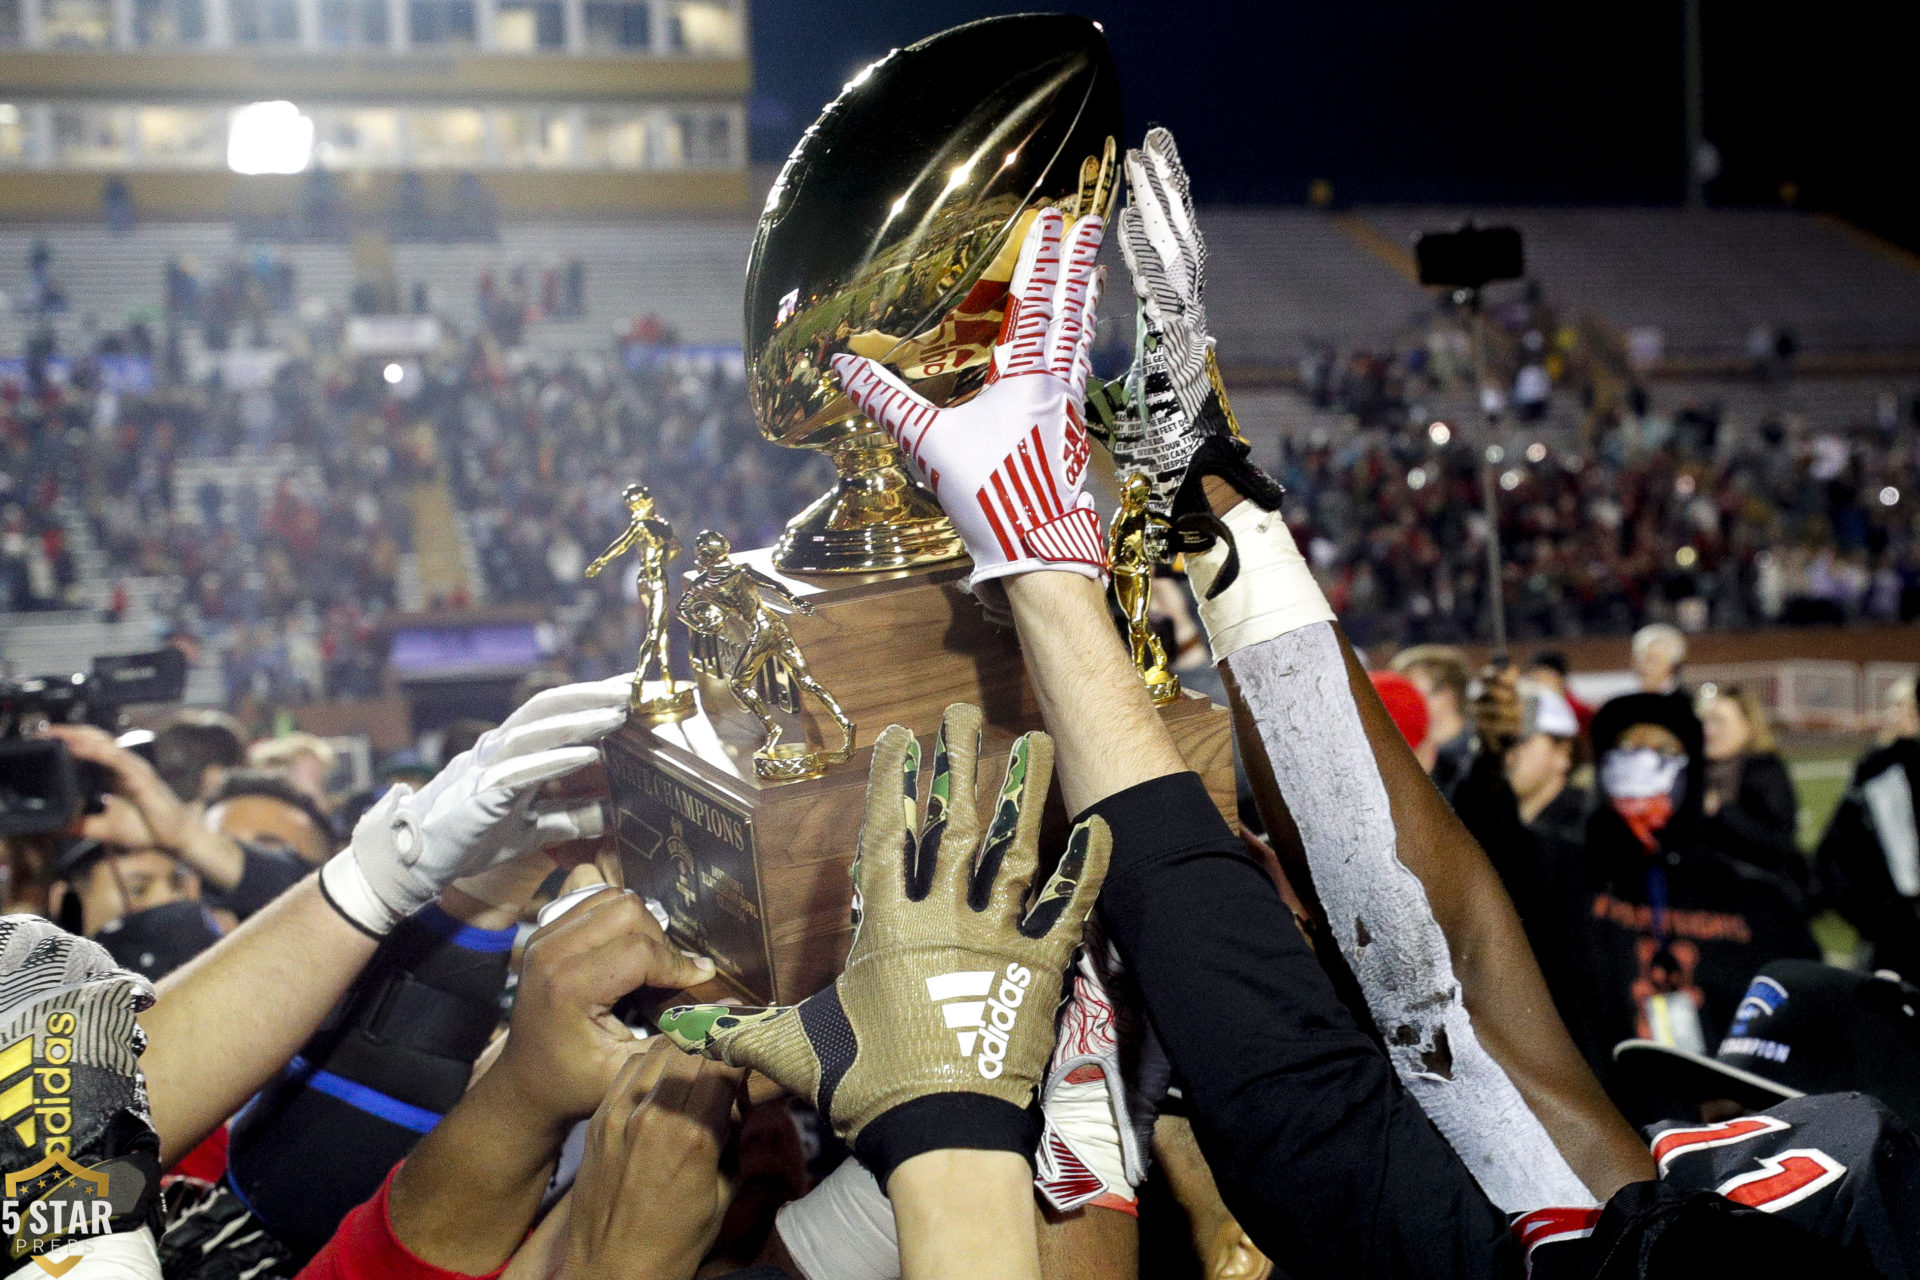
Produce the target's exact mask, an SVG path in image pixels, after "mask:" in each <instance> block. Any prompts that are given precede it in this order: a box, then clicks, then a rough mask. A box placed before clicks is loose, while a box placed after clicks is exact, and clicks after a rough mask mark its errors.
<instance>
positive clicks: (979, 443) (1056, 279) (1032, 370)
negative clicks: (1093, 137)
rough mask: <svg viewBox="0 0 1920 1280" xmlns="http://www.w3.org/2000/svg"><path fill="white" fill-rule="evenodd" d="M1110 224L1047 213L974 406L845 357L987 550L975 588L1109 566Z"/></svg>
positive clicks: (894, 431)
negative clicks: (1105, 429) (1093, 402)
mask: <svg viewBox="0 0 1920 1280" xmlns="http://www.w3.org/2000/svg"><path fill="white" fill-rule="evenodd" d="M1105 230H1106V223H1105V220H1104V219H1103V218H1101V217H1099V216H1096V215H1089V216H1087V217H1084V218H1081V219H1080V220H1079V221H1078V222H1075V223H1074V224H1073V226H1072V228H1071V229H1067V228H1066V227H1065V225H1064V220H1063V218H1062V217H1061V215H1060V212H1059V210H1057V209H1042V210H1041V211H1040V213H1039V215H1038V216H1036V217H1035V218H1034V220H1033V224H1032V226H1031V227H1030V228H1029V229H1028V232H1027V237H1026V240H1025V242H1024V243H1023V244H1022V246H1021V250H1020V258H1019V262H1018V264H1017V265H1016V266H1015V268H1014V273H1013V280H1012V282H1011V284H1010V286H1009V298H1008V304H1007V313H1006V319H1005V321H1004V322H1003V324H1002V326H1001V330H1000V339H999V341H998V343H997V344H996V345H995V346H994V350H993V367H992V369H991V371H990V372H989V373H988V375H987V386H986V388H985V389H984V390H983V391H981V392H980V394H979V395H977V396H975V397H974V398H973V399H971V400H969V401H967V402H966V403H965V404H961V405H955V406H953V407H951V408H946V409H941V408H936V407H935V406H934V405H933V404H931V403H929V402H928V401H927V400H925V399H923V398H921V396H920V395H919V394H918V393H916V392H914V391H912V390H910V389H908V387H907V385H906V384H905V383H904V382H902V381H901V380H900V379H899V378H898V377H896V376H895V375H894V374H893V373H892V372H890V371H889V370H887V369H886V368H884V367H883V366H881V365H880V364H879V363H877V362H876V361H873V360H869V359H867V358H865V357H863V356H852V355H837V356H835V357H833V367H834V370H835V371H836V372H837V373H838V374H839V375H840V380H841V382H842V384H843V385H844V386H845V387H846V390H847V394H848V395H850V396H852V397H853V399H854V402H855V403H857V404H858V405H859V406H860V408H861V410H862V411H863V412H864V413H866V415H867V416H868V417H870V418H872V419H873V420H874V422H876V423H878V424H879V425H880V426H881V427H882V428H884V429H885V430H886V432H887V434H888V435H890V436H892V437H893V439H894V440H895V442H896V443H898V444H899V446H900V448H901V449H902V450H903V451H904V452H905V453H906V455H907V458H908V460H909V461H910V462H911V463H912V465H913V468H914V470H915V472H916V473H917V474H918V475H919V477H920V478H921V480H922V481H924V482H925V483H926V485H927V487H928V488H930V489H932V490H933V492H934V495H935V496H936V497H938V498H939V499H940V505H941V506H942V507H944V508H945V509H946V513H947V517H948V518H949V519H950V520H952V521H953V525H954V528H955V529H957V530H958V531H959V533H960V537H961V539H962V540H963V541H964V542H965V543H966V545H967V551H968V552H969V554H971V555H972V556H973V565H974V569H973V576H972V578H971V579H970V583H973V584H977V583H981V582H986V581H989V580H992V579H994V578H1002V577H1006V576H1008V575H1009V574H1018V573H1029V572H1032V571H1033V570H1036V569H1067V570H1071V571H1072V572H1075V573H1080V574H1084V575H1086V576H1087V577H1090V578H1103V577H1104V576H1105V574H1106V551H1105V547H1104V545H1103V540H1102V538H1101V531H1100V518H1099V515H1098V513H1097V512H1096V511H1095V509H1094V503H1093V497H1092V495H1090V494H1088V493H1086V492H1085V491H1084V489H1083V485H1084V483H1085V480H1086V472H1087V462H1088V458H1089V455H1090V453H1091V446H1090V445H1089V444H1088V440H1087V427H1086V420H1085V417H1084V401H1085V399H1086V389H1087V371H1088V369H1089V368H1090V367H1091V359H1092V350H1093V317H1094V313H1095V311H1096V310H1097V309H1098V307H1099V303H1100V288H1101V274H1100V272H1099V269H1098V268H1097V267H1096V265H1095V262H1094V260H1095V258H1096V257H1098V256H1099V253H1100V240H1101V236H1102V235H1103V234H1104V232H1105Z"/></svg>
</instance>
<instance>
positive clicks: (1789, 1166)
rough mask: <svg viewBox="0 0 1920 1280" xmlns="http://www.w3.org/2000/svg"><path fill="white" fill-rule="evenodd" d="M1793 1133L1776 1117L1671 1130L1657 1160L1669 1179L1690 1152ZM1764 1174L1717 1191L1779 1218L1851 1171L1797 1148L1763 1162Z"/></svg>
mask: <svg viewBox="0 0 1920 1280" xmlns="http://www.w3.org/2000/svg"><path fill="white" fill-rule="evenodd" d="M1791 1128H1793V1126H1792V1125H1790V1124H1788V1123H1787V1122H1786V1121H1785V1120H1781V1119H1777V1118H1776V1117H1774V1116H1765V1115H1759V1116H1741V1117H1740V1118H1739V1119H1738V1120H1728V1121H1725V1122H1723V1123H1721V1124H1709V1125H1701V1126H1699V1127H1698V1128H1693V1129H1669V1130H1667V1131H1666V1132H1665V1133H1663V1134H1661V1135H1660V1136H1659V1137H1658V1138H1656V1139H1654V1142H1653V1158H1654V1161H1655V1162H1656V1163H1657V1164H1658V1165H1659V1167H1660V1172H1661V1173H1662V1174H1665V1173H1666V1171H1667V1166H1668V1165H1670V1164H1672V1163H1673V1161H1674V1160H1675V1159H1676V1158H1678V1157H1680V1156H1683V1155H1686V1154H1687V1153H1688V1152H1692V1151H1705V1150H1706V1149H1708V1148H1709V1147H1729V1146H1732V1145H1734V1144H1735V1143H1739V1142H1751V1141H1752V1140H1753V1139H1755V1138H1758V1137H1760V1136H1762V1135H1764V1134H1769V1133H1785V1132H1786V1131H1788V1130H1789V1129H1791ZM1757 1163H1758V1164H1759V1166H1760V1167H1759V1168H1758V1169H1756V1170H1755V1171H1754V1172H1752V1173H1743V1174H1740V1175H1739V1176H1738V1177H1734V1178H1729V1179H1727V1181H1725V1182H1723V1183H1721V1184H1720V1185H1719V1186H1717V1187H1715V1188H1714V1190H1715V1191H1717V1192H1719V1193H1720V1194H1721V1195H1723V1196H1725V1197H1726V1198H1727V1199H1729V1200H1731V1201H1733V1202H1734V1203H1735V1204H1744V1205H1747V1206H1748V1207H1750V1208H1754V1209H1759V1210H1761V1211H1762V1212H1764V1213H1777V1212H1779V1211H1780V1210H1781V1209H1784V1208H1786V1207H1787V1206H1788V1205H1794V1204H1798V1203H1800V1202H1801V1201H1802V1200H1805V1199H1806V1198H1807V1197H1808V1196H1810V1195H1812V1194H1814V1193H1815V1192H1816V1191H1819V1190H1820V1189H1821V1188H1823V1187H1827V1186H1831V1185H1832V1184H1833V1183H1835V1182H1838V1181H1839V1180H1840V1179H1841V1178H1843V1177H1845V1176H1846V1173H1847V1167H1846V1166H1845V1165H1843V1164H1841V1163H1840V1162H1839V1161H1838V1160H1835V1159H1834V1158H1833V1157H1832V1156H1830V1155H1828V1154H1827V1153H1826V1152H1824V1151H1820V1150H1816V1149H1815V1148H1813V1147H1796V1148H1794V1149H1793V1150H1791V1151H1782V1152H1779V1153H1777V1154H1775V1155H1770V1156H1761V1157H1759V1158H1758V1160H1757Z"/></svg>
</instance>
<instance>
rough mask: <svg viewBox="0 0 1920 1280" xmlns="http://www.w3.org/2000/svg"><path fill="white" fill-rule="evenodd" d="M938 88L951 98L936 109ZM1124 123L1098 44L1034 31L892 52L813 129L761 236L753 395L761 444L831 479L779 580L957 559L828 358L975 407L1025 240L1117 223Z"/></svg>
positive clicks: (749, 309) (752, 313)
mask: <svg viewBox="0 0 1920 1280" xmlns="http://www.w3.org/2000/svg"><path fill="white" fill-rule="evenodd" d="M987 67H991V68H992V72H991V73H988V72H987V71H985V70H984V69H985V68H987ZM928 85H940V86H943V92H942V94H940V95H939V97H940V103H939V107H938V110H931V111H930V110H929V105H928V102H927V86H928ZM1123 119H1124V117H1123V115H1122V112H1121V103H1120V92H1119V80H1118V77H1117V76H1116V75H1115V73H1114V69H1113V63H1112V59H1111V56H1110V55H1109V53H1108V51H1107V47H1106V41H1105V39H1104V37H1102V35H1101V34H1100V31H1099V28H1098V27H1096V26H1094V25H1093V24H1092V23H1090V22H1088V21H1087V20H1086V19H1084V18H1070V17H1067V16H1065V15H1028V16H1027V18H1026V19H1024V20H1022V21H1021V22H1018V23H1014V22H1008V21H1001V20H993V21H990V22H988V23H978V24H973V25H971V26H969V27H967V28H961V29H957V30H955V31H952V32H947V33H944V34H943V35H942V36H939V37H935V38H934V39H932V40H930V41H924V42H922V43H920V44H917V45H914V46H912V47H910V48H908V49H904V50H895V51H894V52H893V53H891V54H889V55H887V56H886V57H885V58H882V59H880V60H879V61H878V62H876V63H874V64H873V65H872V66H869V67H868V68H866V69H865V70H864V71H862V72H861V73H860V74H858V75H856V76H855V77H854V78H853V80H852V81H851V82H850V83H849V84H848V85H847V87H846V90H845V91H844V92H843V93H842V94H841V95H840V97H839V98H837V99H835V101H834V102H833V103H831V104H830V105H829V106H828V107H827V109H826V110H825V111H824V112H823V113H822V115H821V117H820V119H819V120H818V121H816V122H815V123H814V125H813V127H812V128H810V129H808V130H807V132H806V135H805V136H804V137H803V138H802V139H801V141H800V144H799V145H798V146H797V147H796V148H795V149H794V151H793V154H792V155H791V156H790V157H789V158H788V160H787V163H786V165H785V166H784V167H783V168H782V169H781V171H780V175H779V177H778V178H777V179H776V180H775V182H774V184H773V187H772V189H771V191H770V192H769V193H768V197H767V204H766V208H765V210H764V211H763V213H762V214H761V218H760V224H759V226H758V228H757V229H756V231H755V234H754V247H753V255H752V258H751V260H750V262H749V264H748V274H747V297H746V343H745V352H746V360H747V371H748V389H749V392H750V394H751V396H752V399H753V407H754V416H755V418H756V419H757V421H758V423H759V426H760V430H761V432H762V434H764V435H765V436H766V437H767V439H769V440H772V441H773V442H775V443H776V444H782V445H788V446H791V447H795V448H809V449H818V450H821V451H822V452H824V453H826V454H827V456H828V457H830V458H831V459H832V460H833V462H834V465H835V468H836V469H837V470H838V472H839V478H838V481H837V483H836V484H835V485H834V488H833V489H832V490H831V491H830V492H828V493H827V494H825V495H824V496H822V497H821V498H820V499H819V500H818V501H816V502H814V503H813V504H812V505H810V506H808V507H807V509H806V510H804V511H802V512H801V513H800V514H799V515H797V516H796V517H794V519H793V520H792V521H791V522H790V523H789V524H788V526H787V530H786V533H785V535H784V536H783V537H782V538H781V539H780V544H779V547H778V548H777V551H776V554H775V557H774V563H775V565H776V566H777V567H778V568H779V569H781V570H782V571H784V572H789V573H792V572H801V573H870V572H874V571H876V570H892V569H905V568H914V567H918V566H926V565H934V564H939V563H943V562H946V561H951V560H957V559H959V558H961V557H962V556H963V555H964V554H965V549H964V548H963V547H962V546H961V543H960V539H959V538H958V537H957V536H956V535H955V533H954V531H953V527H952V525H951V524H949V523H948V521H947V519H946V517H945V515H944V513H943V512H942V511H941V509H940V506H939V503H938V502H936V501H935V500H934V497H933V495H932V494H931V493H930V492H928V491H927V490H926V489H925V488H923V487H921V486H920V485H919V484H917V483H915V482H914V480H913V479H912V478H911V477H910V476H909V475H908V471H907V465H906V461H905V459H904V457H903V456H902V455H901V453H900V451H899V449H898V448H897V447H896V446H895V444H894V442H893V441H892V440H891V439H889V438H888V437H887V434H886V433H885V432H884V431H883V430H881V429H880V428H878V427H876V426H875V425H874V424H873V423H872V422H871V421H869V420H868V419H867V418H866V417H865V416H864V415H862V414H861V413H860V411H859V410H858V408H857V407H855V405H854V404H853V402H852V401H851V400H849V399H848V398H847V397H846V395H845V394H844V393H843V391H842V388H841V387H840V384H839V380H838V379H836V378H835V377H834V376H833V375H832V371H831V366H830V365H829V360H830V359H831V358H832V356H833V355H834V354H836V353H837V352H841V351H850V352H853V353H854V354H857V355H864V356H869V357H872V358H874V359H877V360H879V361H881V362H882V363H884V364H886V365H888V366H890V367H891V368H892V369H893V370H894V371H895V372H896V373H897V374H899V375H900V377H901V378H903V379H904V380H905V381H906V383H907V385H909V386H911V387H912V388H913V389H914V390H915V391H917V392H919V393H920V394H922V395H924V396H926V397H927V398H928V399H929V400H930V401H932V402H933V403H934V404H936V405H942V406H947V405H954V404H958V403H960V402H962V401H964V400H966V399H968V398H969V397H970V396H972V395H974V394H976V393H977V392H978V391H979V390H980V389H981V387H982V386H984V385H985V382H986V377H987V373H988V369H989V363H990V361H991V358H992V352H993V344H994V341H995V339H996V338H997V337H998V335H999V332H1000V328H1001V325H1002V323H1003V321H1004V320H1005V318H1006V313H1007V298H1008V295H1007V288H1008V281H1009V279H1010V278H1011V276H1012V274H1013V267H1014V264H1015V261H1016V260H1017V259H1018V257H1019V252H1020V244H1021V241H1022V240H1023V239H1024V238H1025V234H1026V230H1027V226H1028V224H1029V223H1030V222H1031V221H1032V219H1033V217H1034V216H1035V214H1036V212H1037V211H1038V210H1039V209H1040V208H1042V207H1044V206H1053V207H1055V208H1058V209H1060V210H1061V211H1062V212H1063V213H1064V214H1065V215H1066V216H1067V218H1068V219H1069V221H1071V220H1073V219H1075V218H1078V217H1081V216H1084V215H1086V214H1090V213H1099V214H1103V215H1104V214H1106V213H1108V212H1109V211H1110V209H1111V205H1112V198H1113V193H1114V192H1115V190H1116V189H1117V186H1118V176H1119V160H1118V152H1117V146H1116V139H1117V138H1118V136H1119V135H1120V134H1121V132H1122V124H1123Z"/></svg>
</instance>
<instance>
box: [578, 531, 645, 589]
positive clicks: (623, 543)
mask: <svg viewBox="0 0 1920 1280" xmlns="http://www.w3.org/2000/svg"><path fill="white" fill-rule="evenodd" d="M639 534H640V531H639V529H637V528H629V529H628V530H627V531H626V532H625V533H623V534H621V535H620V536H619V537H617V538H615V539H614V540H613V545H612V546H610V547H608V548H607V549H606V550H605V551H602V552H601V553H600V555H599V557H598V558H597V559H595V560H594V562H593V563H592V564H590V565H588V566H587V567H586V568H585V569H583V570H581V574H582V576H584V577H588V578H596V577H598V576H600V571H601V570H602V569H604V568H606V567H607V566H608V565H610V564H612V563H613V562H614V561H615V560H618V559H619V558H620V557H621V556H623V555H625V554H626V553H627V548H629V547H631V546H632V545H633V540H634V539H635V538H636V537H638V536H639Z"/></svg>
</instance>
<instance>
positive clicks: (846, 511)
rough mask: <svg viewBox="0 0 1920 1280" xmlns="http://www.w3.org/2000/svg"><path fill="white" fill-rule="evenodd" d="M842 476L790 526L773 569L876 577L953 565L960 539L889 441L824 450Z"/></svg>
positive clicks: (851, 441) (851, 440)
mask: <svg viewBox="0 0 1920 1280" xmlns="http://www.w3.org/2000/svg"><path fill="white" fill-rule="evenodd" d="M822 451H823V452H825V453H826V455H827V456H828V457H830V458H832V459H833V465H834V467H835V468H836V469H837V470H838V471H839V473H840V474H839V476H838V478H837V479H836V480H835V482H834V486H833V488H832V489H830V490H829V491H828V492H827V493H826V494H824V495H823V496H822V497H821V498H820V499H819V500H818V501H816V502H814V503H813V504H812V505H810V506H808V507H807V508H806V510H804V511H802V512H801V513H800V514H799V515H797V516H795V517H794V518H793V519H792V520H791V521H789V522H788V523H787V529H786V532H785V533H783V534H781V535H780V543H779V546H778V547H777V548H776V549H775V551H774V558H773V562H774V564H776V565H778V566H779V567H780V568H781V569H782V570H785V571H786V572H789V573H874V572H877V571H880V570H885V569H911V568H914V567H916V566H919V565H928V564H939V563H941V562H942V561H946V560H957V559H959V558H960V557H961V556H963V555H965V554H966V549H965V548H964V547H963V546H962V545H961V542H960V535H959V534H957V533H955V532H954V530H953V525H952V524H950V523H949V522H948V521H947V517H946V513H945V512H943V511H941V510H940V503H939V502H938V501H937V500H936V499H935V498H934V496H933V495H932V494H931V493H928V492H927V491H926V490H925V489H923V488H921V487H920V486H919V485H917V484H915V483H914V482H913V479H912V478H911V477H910V476H908V475H907V469H906V464H905V459H903V458H902V457H901V456H900V451H899V450H898V449H897V448H895V447H894V444H893V442H892V441H891V440H889V439H887V438H886V437H885V436H883V435H881V434H879V433H878V432H862V433H860V434H858V435H855V436H850V437H848V438H847V439H844V440H839V441H836V442H834V443H833V444H830V445H826V446H823V448H822Z"/></svg>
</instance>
